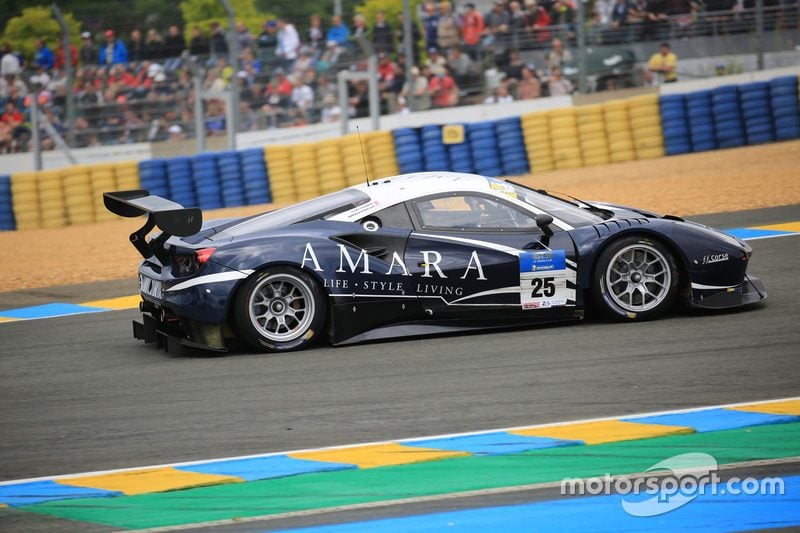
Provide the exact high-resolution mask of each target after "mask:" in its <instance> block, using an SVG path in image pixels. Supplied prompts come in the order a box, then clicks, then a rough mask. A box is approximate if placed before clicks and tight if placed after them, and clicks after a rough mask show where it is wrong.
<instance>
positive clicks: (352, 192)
mask: <svg viewBox="0 0 800 533" xmlns="http://www.w3.org/2000/svg"><path fill="white" fill-rule="evenodd" d="M367 202H369V196H367V195H366V194H365V193H363V192H361V191H359V190H357V189H344V190H341V191H337V192H333V193H331V194H326V195H325V196H320V197H319V198H314V199H312V200H306V201H305V202H300V203H299V204H295V205H290V206H289V207H284V208H283V209H277V210H275V211H270V212H269V213H264V214H263V215H258V216H255V217H252V218H248V219H247V220H244V221H242V222H239V223H237V224H234V225H232V226H229V227H228V228H226V229H224V230H223V231H221V232H219V233H217V234H216V235H214V236H212V237H209V238H210V239H211V240H212V241H215V240H223V239H225V238H230V237H238V236H240V235H245V234H248V233H256V232H261V231H264V230H268V229H273V228H282V227H286V226H290V225H292V224H297V223H298V222H308V221H311V220H320V219H322V218H328V217H330V216H333V215H336V214H338V213H341V212H343V211H348V210H350V209H353V208H354V207H358V206H359V205H363V204H365V203H367Z"/></svg>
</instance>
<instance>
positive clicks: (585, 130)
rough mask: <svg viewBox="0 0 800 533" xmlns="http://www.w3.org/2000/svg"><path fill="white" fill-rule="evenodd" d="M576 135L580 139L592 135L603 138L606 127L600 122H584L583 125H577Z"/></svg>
mask: <svg viewBox="0 0 800 533" xmlns="http://www.w3.org/2000/svg"><path fill="white" fill-rule="evenodd" d="M578 133H579V134H580V136H581V137H588V136H592V135H602V136H604V137H605V134H606V125H605V124H604V123H603V121H602V120H599V121H594V122H586V123H585V124H579V125H578Z"/></svg>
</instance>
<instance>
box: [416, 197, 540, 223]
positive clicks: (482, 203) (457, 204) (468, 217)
mask: <svg viewBox="0 0 800 533" xmlns="http://www.w3.org/2000/svg"><path fill="white" fill-rule="evenodd" d="M414 209H415V211H416V212H417V215H418V217H419V220H420V223H421V224H422V227H423V228H429V229H446V230H452V231H462V230H470V229H479V230H487V231H493V230H494V231H503V230H512V231H513V230H520V229H532V230H535V229H536V227H537V226H536V221H535V220H534V219H533V217H531V216H530V215H528V214H527V213H525V212H524V211H520V210H519V209H516V208H515V207H513V206H511V205H508V204H505V203H502V202H499V201H497V200H494V199H492V198H488V197H485V196H480V195H470V194H455V195H450V196H442V197H439V198H432V199H425V200H417V201H415V202H414Z"/></svg>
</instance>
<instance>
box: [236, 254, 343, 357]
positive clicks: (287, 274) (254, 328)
mask: <svg viewBox="0 0 800 533" xmlns="http://www.w3.org/2000/svg"><path fill="white" fill-rule="evenodd" d="M234 305H235V310H234V318H235V324H236V329H237V331H238V333H239V336H240V337H241V338H242V340H244V341H245V342H247V344H249V345H250V346H252V347H253V348H255V349H256V350H259V351H263V352H288V351H292V350H299V349H302V348H305V347H306V346H307V345H309V344H310V343H311V342H312V341H313V340H314V339H315V338H316V337H317V335H319V333H320V332H321V331H322V328H323V326H324V324H325V315H326V313H327V306H326V299H325V295H324V293H323V291H322V289H321V288H320V287H319V284H317V283H316V281H314V279H312V278H311V277H310V276H309V275H308V274H306V273H305V272H303V271H302V270H298V269H296V268H289V267H268V268H266V269H264V270H262V271H260V272H258V273H256V274H255V275H253V276H251V277H250V278H249V279H248V280H247V281H245V283H244V285H243V286H242V288H241V289H240V290H239V291H238V293H237V295H236V300H235V302H234Z"/></svg>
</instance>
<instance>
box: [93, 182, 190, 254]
mask: <svg viewBox="0 0 800 533" xmlns="http://www.w3.org/2000/svg"><path fill="white" fill-rule="evenodd" d="M103 203H104V204H105V206H106V209H108V210H109V211H111V212H112V213H114V214H115V215H119V216H122V217H129V218H132V217H138V216H141V215H147V222H146V223H145V225H144V226H142V227H141V228H139V229H138V230H137V231H135V232H133V233H131V236H130V240H131V244H133V246H134V247H135V248H136V249H137V250H138V251H139V253H140V254H142V257H144V258H147V257H150V256H151V255H153V254H154V253H155V251H154V250H152V249H151V248H152V247H151V246H150V242H149V241H147V240H145V236H146V235H147V234H148V233H150V231H151V230H152V229H153V228H155V227H158V229H160V230H161V231H162V232H163V233H162V234H161V236H160V237H158V240H159V241H160V242H163V241H165V240H167V239H168V238H169V237H170V236H171V235H175V236H178V237H188V236H189V235H194V234H195V233H197V232H198V231H200V228H201V226H202V225H203V212H202V211H201V210H200V209H199V208H197V207H183V206H182V205H181V204H179V203H176V202H173V201H171V200H167V199H166V198H161V197H160V196H153V195H151V194H150V192H149V191H147V190H145V189H137V190H134V191H116V192H106V193H103Z"/></svg>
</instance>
